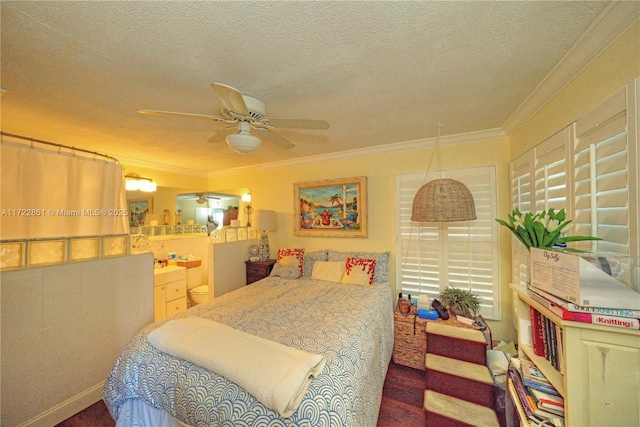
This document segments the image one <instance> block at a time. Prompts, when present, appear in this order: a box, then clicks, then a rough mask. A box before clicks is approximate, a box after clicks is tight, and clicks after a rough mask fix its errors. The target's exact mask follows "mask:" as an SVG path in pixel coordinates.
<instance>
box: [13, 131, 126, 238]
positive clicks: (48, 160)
mask: <svg viewBox="0 0 640 427" xmlns="http://www.w3.org/2000/svg"><path fill="white" fill-rule="evenodd" d="M1 156H2V162H1V163H2V168H1V174H2V181H0V186H1V195H0V209H1V211H2V217H1V218H0V221H1V222H0V227H1V229H0V238H1V239H2V240H22V239H47V238H55V237H76V236H104V235H114V234H128V233H129V222H128V213H127V211H126V209H127V204H126V193H125V186H124V175H123V169H122V166H121V165H119V164H117V163H114V162H112V161H106V160H105V159H103V158H102V157H100V156H97V157H96V158H90V157H82V156H81V155H79V154H75V153H70V152H59V151H52V150H46V149H41V148H38V147H37V146H34V147H32V146H30V145H25V144H20V143H14V142H10V141H2V151H1Z"/></svg>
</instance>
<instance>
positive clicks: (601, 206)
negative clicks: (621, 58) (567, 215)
mask: <svg viewBox="0 0 640 427" xmlns="http://www.w3.org/2000/svg"><path fill="white" fill-rule="evenodd" d="M626 102H627V97H626V90H624V89H623V90H621V91H620V92H618V93H616V94H615V95H614V96H613V97H611V98H609V99H608V100H606V101H605V102H603V103H602V104H600V105H598V106H597V107H596V108H594V109H592V110H591V111H589V112H588V113H587V114H585V115H584V116H582V117H581V118H580V119H579V120H578V121H576V122H575V124H574V126H575V132H576V140H575V143H574V144H575V150H574V155H573V156H574V173H573V176H574V191H575V197H574V201H575V206H574V211H575V212H574V222H575V226H574V230H573V233H572V234H579V235H594V236H598V237H601V238H602V239H603V241H601V242H593V243H592V242H580V244H579V245H578V244H577V245H576V247H578V248H579V249H583V250H595V249H596V248H597V250H599V251H605V252H615V253H619V254H624V255H628V254H629V245H630V235H629V231H630V229H629V225H630V219H631V218H630V215H629V208H630V202H631V201H630V197H629V189H630V187H632V186H633V185H632V184H631V182H630V179H629V171H630V169H631V167H633V166H632V165H631V164H630V157H629V146H628V138H627V114H626ZM634 169H635V170H637V165H636V167H635V168H634ZM635 188H636V189H637V182H636V183H635ZM636 220H637V218H636Z"/></svg>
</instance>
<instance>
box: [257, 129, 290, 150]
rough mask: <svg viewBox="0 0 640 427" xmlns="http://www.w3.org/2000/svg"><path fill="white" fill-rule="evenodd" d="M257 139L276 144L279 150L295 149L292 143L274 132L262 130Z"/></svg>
mask: <svg viewBox="0 0 640 427" xmlns="http://www.w3.org/2000/svg"><path fill="white" fill-rule="evenodd" d="M258 136H259V137H261V138H264V139H266V140H267V141H271V142H273V143H274V144H276V145H277V146H278V147H280V148H285V149H289V148H293V147H295V145H294V143H293V142H291V141H289V140H288V139H286V138H284V137H282V136H280V135H278V134H277V133H275V132H271V131H270V130H268V129H263V130H262V131H261V132H260V133H259V134H258Z"/></svg>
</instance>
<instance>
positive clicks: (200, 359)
mask: <svg viewBox="0 0 640 427" xmlns="http://www.w3.org/2000/svg"><path fill="white" fill-rule="evenodd" d="M148 340H149V343H151V345H153V346H154V347H156V348H157V349H158V350H160V351H163V352H165V353H168V354H170V355H172V356H176V357H179V358H181V359H184V360H187V361H189V362H191V363H194V364H196V365H198V366H201V367H203V368H207V369H209V370H210V371H213V372H215V373H217V374H219V375H222V376H223V377H225V378H226V379H228V380H229V381H232V382H234V383H236V384H238V385H239V386H240V387H242V388H244V389H245V390H246V391H247V392H249V393H251V395H253V396H254V397H255V398H256V399H257V400H258V401H260V402H261V403H262V404H263V405H265V406H266V407H268V408H271V409H273V410H274V411H276V412H278V413H279V414H280V416H282V417H285V418H286V417H289V416H291V415H292V414H293V413H294V412H295V411H296V409H297V408H298V406H299V405H300V402H301V401H302V398H303V396H304V395H305V394H306V392H307V390H308V388H309V384H310V383H311V380H312V378H313V377H314V376H315V375H317V374H318V373H320V371H322V368H323V367H324V365H325V363H326V358H325V357H323V356H321V355H318V354H312V353H308V352H306V351H302V350H299V349H296V348H293V347H288V346H286V345H283V344H280V343H277V342H273V341H269V340H267V339H265V338H261V337H257V336H255V335H251V334H248V333H246V332H242V331H239V330H236V329H233V328H231V327H229V326H226V325H223V324H221V323H217V322H214V321H211V320H207V319H202V318H198V317H190V318H186V319H174V320H170V321H168V322H167V323H165V324H164V325H162V326H160V327H159V328H157V329H155V330H154V331H152V332H151V333H150V334H149V336H148Z"/></svg>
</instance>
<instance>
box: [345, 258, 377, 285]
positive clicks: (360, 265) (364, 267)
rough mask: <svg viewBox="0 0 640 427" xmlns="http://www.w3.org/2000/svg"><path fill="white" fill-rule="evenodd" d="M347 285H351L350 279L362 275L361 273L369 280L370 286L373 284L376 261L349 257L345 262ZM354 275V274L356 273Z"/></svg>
mask: <svg viewBox="0 0 640 427" xmlns="http://www.w3.org/2000/svg"><path fill="white" fill-rule="evenodd" d="M345 270H346V272H345V283H350V281H349V277H350V276H352V275H353V276H356V275H358V276H359V275H360V273H361V272H362V273H364V274H366V275H367V276H368V278H369V284H372V283H373V279H374V275H375V272H376V260H375V259H367V258H352V257H347V260H346V262H345ZM356 271H357V273H353V274H352V272H356Z"/></svg>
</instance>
